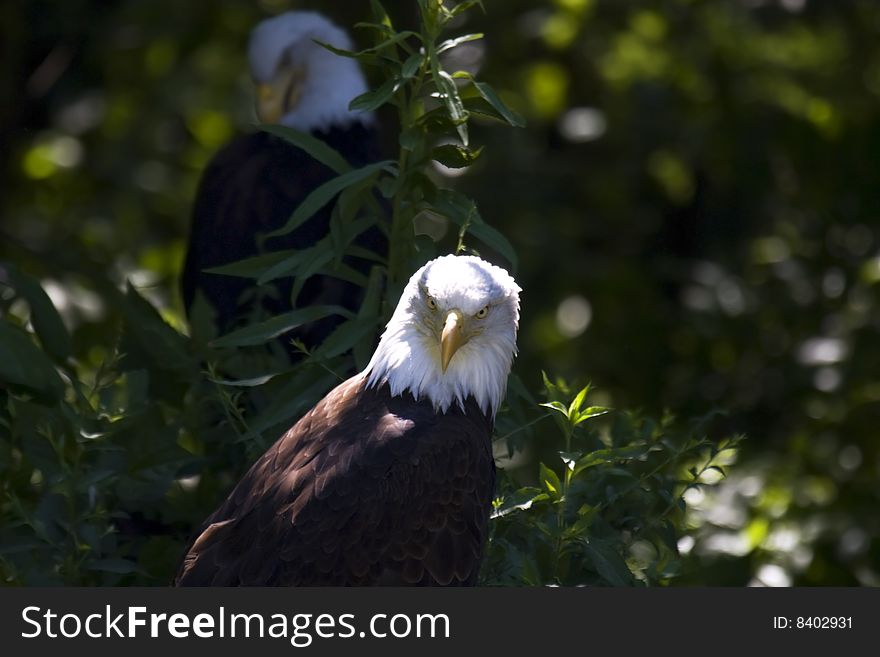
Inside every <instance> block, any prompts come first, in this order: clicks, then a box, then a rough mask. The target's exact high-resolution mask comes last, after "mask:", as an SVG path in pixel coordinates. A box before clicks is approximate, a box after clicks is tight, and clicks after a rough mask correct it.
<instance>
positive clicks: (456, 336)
mask: <svg viewBox="0 0 880 657" xmlns="http://www.w3.org/2000/svg"><path fill="white" fill-rule="evenodd" d="M463 324H464V317H463V316H462V314H461V311H458V310H451V311H450V312H449V314H448V315H446V322H445V323H444V324H443V333H441V334H440V365H441V367H442V368H443V371H444V372H446V368H447V367H449V361H451V360H452V357H453V356H454V355H455V352H456V351H458V350H459V348H460V347H461V345H463V344H464V343H465V342H467V338H466V337H465V335H464V326H463Z"/></svg>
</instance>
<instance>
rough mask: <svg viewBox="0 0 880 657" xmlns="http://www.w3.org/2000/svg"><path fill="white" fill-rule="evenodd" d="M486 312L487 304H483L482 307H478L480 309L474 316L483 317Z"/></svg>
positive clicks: (487, 309) (487, 311)
mask: <svg viewBox="0 0 880 657" xmlns="http://www.w3.org/2000/svg"><path fill="white" fill-rule="evenodd" d="M488 314H489V306H483V307H482V308H480V310H479V311H478V312H477V314H476V315H474V317H476V318H477V319H483V318H484V317H485V316H486V315H488Z"/></svg>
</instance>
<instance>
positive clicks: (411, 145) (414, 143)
mask: <svg viewBox="0 0 880 657" xmlns="http://www.w3.org/2000/svg"><path fill="white" fill-rule="evenodd" d="M398 141H399V142H400V147H401V148H403V149H404V150H407V151H414V150H415V149H416V148H418V147H419V144H421V143H422V133H421V131H420V130H419V129H418V128H416V127H412V128H407V129H406V130H404V131H403V132H401V133H400V137H399V138H398Z"/></svg>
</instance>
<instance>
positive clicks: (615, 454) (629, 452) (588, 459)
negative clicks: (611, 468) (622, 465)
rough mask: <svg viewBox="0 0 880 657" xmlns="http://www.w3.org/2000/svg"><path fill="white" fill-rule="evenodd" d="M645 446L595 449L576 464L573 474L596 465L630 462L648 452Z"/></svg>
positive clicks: (648, 448)
mask: <svg viewBox="0 0 880 657" xmlns="http://www.w3.org/2000/svg"><path fill="white" fill-rule="evenodd" d="M650 449H651V448H650V447H649V446H647V445H629V446H627V447H615V448H609V449H597V450H596V451H594V452H590V453H589V454H587V455H586V456H584V457H583V458H582V459H580V460H579V461H578V462H577V465H575V468H574V474H578V473H579V472H581V471H583V470H586V469H587V468H592V467H593V466H596V465H602V464H608V463H616V462H617V461H632V460H634V459H638V458H640V457H642V456H644V455H645V454H647V453H648V452H649V451H650Z"/></svg>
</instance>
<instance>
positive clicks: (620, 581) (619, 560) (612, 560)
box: [582, 539, 633, 586]
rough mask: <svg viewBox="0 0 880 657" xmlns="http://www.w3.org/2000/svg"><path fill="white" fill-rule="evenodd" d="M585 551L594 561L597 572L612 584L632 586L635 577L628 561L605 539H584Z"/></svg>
mask: <svg viewBox="0 0 880 657" xmlns="http://www.w3.org/2000/svg"><path fill="white" fill-rule="evenodd" d="M582 545H583V546H584V551H585V552H586V553H587V555H588V556H589V557H590V560H591V561H592V562H593V566H595V568H596V572H597V573H599V575H600V576H601V577H602V578H603V579H604V580H605V581H607V582H608V583H609V584H611V585H612V586H632V583H633V577H632V573H631V572H630V570H629V568H627V567H626V562H625V561H624V560H623V557H621V556H620V554H618V553H617V551H616V550H615V549H614V548H613V547H612V546H611V545H610V544H609V543H606V542H605V541H599V540H595V539H591V540H584V541H582Z"/></svg>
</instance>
